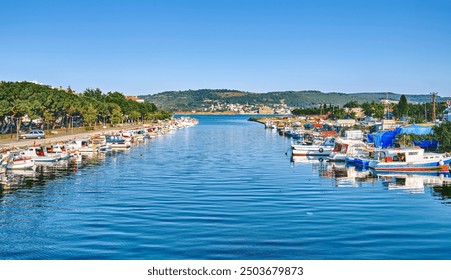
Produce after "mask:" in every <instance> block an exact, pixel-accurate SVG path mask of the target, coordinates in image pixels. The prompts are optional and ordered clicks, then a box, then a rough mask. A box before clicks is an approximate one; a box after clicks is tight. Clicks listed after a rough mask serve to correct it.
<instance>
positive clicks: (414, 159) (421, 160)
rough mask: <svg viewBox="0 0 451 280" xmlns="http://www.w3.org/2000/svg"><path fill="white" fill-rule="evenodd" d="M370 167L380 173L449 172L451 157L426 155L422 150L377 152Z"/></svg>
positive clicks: (405, 149)
mask: <svg viewBox="0 0 451 280" xmlns="http://www.w3.org/2000/svg"><path fill="white" fill-rule="evenodd" d="M374 158H375V159H374V160H371V161H370V162H369V164H368V166H369V167H370V168H371V169H373V170H375V171H379V172H444V171H449V164H450V162H451V155H449V154H438V153H425V152H424V149H421V148H403V149H400V148H394V149H381V150H376V151H375V155H374Z"/></svg>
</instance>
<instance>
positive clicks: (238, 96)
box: [140, 89, 446, 111]
mask: <svg viewBox="0 0 451 280" xmlns="http://www.w3.org/2000/svg"><path fill="white" fill-rule="evenodd" d="M404 95H406V97H407V100H408V102H411V103H416V102H420V103H422V102H431V96H430V94H421V95H409V94H404ZM386 97H387V93H386V92H368V93H349V94H347V93H339V92H329V93H324V92H321V91H315V90H308V91H276V92H267V93H255V92H244V91H239V90H230V89H199V90H184V91H166V92H161V93H158V94H154V95H144V96H140V98H142V99H144V100H146V101H149V102H152V103H154V104H155V105H157V106H158V107H159V108H162V109H169V110H172V111H191V110H203V109H204V108H207V107H209V106H211V105H212V104H217V103H218V102H220V103H228V104H235V103H238V104H249V105H259V104H262V105H266V106H268V105H273V104H281V103H285V104H286V105H287V106H289V107H296V108H298V107H313V106H315V105H318V104H335V105H340V106H343V105H344V104H346V103H348V102H349V101H357V102H358V103H363V102H371V101H375V102H380V100H382V99H385V98H386ZM400 97H401V94H397V93H392V92H389V93H388V98H389V99H391V100H399V98H400ZM437 101H438V102H441V101H446V98H441V97H438V98H437Z"/></svg>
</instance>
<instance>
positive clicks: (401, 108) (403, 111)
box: [397, 95, 409, 117]
mask: <svg viewBox="0 0 451 280" xmlns="http://www.w3.org/2000/svg"><path fill="white" fill-rule="evenodd" d="M397 107H398V117H406V116H407V115H408V109H409V103H407V98H406V96H405V95H401V98H400V99H399V103H398V106H397Z"/></svg>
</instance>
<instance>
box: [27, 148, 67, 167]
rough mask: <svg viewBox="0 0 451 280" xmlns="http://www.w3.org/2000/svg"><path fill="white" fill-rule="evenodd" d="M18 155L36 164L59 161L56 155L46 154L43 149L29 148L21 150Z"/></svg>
mask: <svg viewBox="0 0 451 280" xmlns="http://www.w3.org/2000/svg"><path fill="white" fill-rule="evenodd" d="M20 154H21V155H22V156H25V157H31V159H33V160H34V161H35V162H36V163H39V162H56V161H58V160H60V157H59V156H58V155H52V154H48V153H47V151H46V148H45V147H29V148H26V149H24V150H22V151H21V152H20Z"/></svg>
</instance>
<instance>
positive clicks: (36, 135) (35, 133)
mask: <svg viewBox="0 0 451 280" xmlns="http://www.w3.org/2000/svg"><path fill="white" fill-rule="evenodd" d="M20 138H22V139H44V138H45V132H44V131H42V130H38V129H34V130H30V131H29V132H28V133H25V134H22V135H20Z"/></svg>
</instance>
